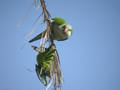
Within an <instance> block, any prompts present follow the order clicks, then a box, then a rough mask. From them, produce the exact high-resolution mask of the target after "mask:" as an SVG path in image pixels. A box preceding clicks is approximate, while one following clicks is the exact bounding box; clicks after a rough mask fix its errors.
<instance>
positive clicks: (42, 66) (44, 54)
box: [32, 45, 56, 86]
mask: <svg viewBox="0 0 120 90" xmlns="http://www.w3.org/2000/svg"><path fill="white" fill-rule="evenodd" d="M32 48H33V49H34V50H36V51H37V52H39V53H38V55H37V64H36V66H35V68H36V73H37V76H38V79H39V80H40V81H41V83H43V84H44V85H45V86H47V84H48V79H47V77H48V78H49V79H50V75H51V74H50V69H51V64H52V63H53V62H54V54H55V51H56V48H55V47H54V46H53V45H51V46H50V47H49V48H45V51H43V49H41V48H37V47H35V46H32ZM41 50H42V51H41Z"/></svg>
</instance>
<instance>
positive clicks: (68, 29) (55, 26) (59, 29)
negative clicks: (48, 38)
mask: <svg viewBox="0 0 120 90" xmlns="http://www.w3.org/2000/svg"><path fill="white" fill-rule="evenodd" d="M50 28H51V32H52V38H53V40H57V41H64V40H67V39H68V38H69V37H70V36H71V35H72V34H73V28H72V26H71V25H69V24H67V22H66V21H65V20H64V19H62V18H59V17H56V18H54V19H52V20H51V26H50ZM42 34H43V37H44V36H45V34H46V30H45V31H43V32H42V33H40V34H39V35H37V36H36V37H34V38H33V39H31V40H30V41H29V42H30V43H31V42H34V41H36V40H39V39H41V37H42Z"/></svg>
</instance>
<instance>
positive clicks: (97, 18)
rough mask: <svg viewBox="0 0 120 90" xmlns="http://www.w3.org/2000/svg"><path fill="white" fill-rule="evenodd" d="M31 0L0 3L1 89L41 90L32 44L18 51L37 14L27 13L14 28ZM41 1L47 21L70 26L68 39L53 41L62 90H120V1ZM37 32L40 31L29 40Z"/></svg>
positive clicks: (33, 12)
mask: <svg viewBox="0 0 120 90" xmlns="http://www.w3.org/2000/svg"><path fill="white" fill-rule="evenodd" d="M32 2H33V0H0V41H1V43H0V50H1V51H0V90H44V86H43V85H42V84H41V83H40V81H39V80H38V78H37V75H36V73H35V71H34V69H35V64H36V53H35V51H33V50H32V48H31V45H37V43H32V44H27V45H26V46H25V47H24V48H23V49H21V47H22V46H23V45H24V43H25V42H26V39H25V35H26V34H28V33H29V32H30V31H31V29H32V27H33V23H34V22H35V20H36V18H37V17H38V16H39V12H38V11H35V9H34V8H33V9H31V11H30V13H29V15H28V16H27V18H26V20H25V21H24V24H23V25H22V26H21V27H20V28H17V24H18V23H19V22H20V21H21V20H22V18H23V16H24V15H25V13H26V12H27V9H28V8H29V7H30V5H31V4H32ZM46 3H47V8H48V10H49V12H50V13H51V15H52V17H62V18H64V19H65V20H66V21H67V22H68V23H69V24H71V25H72V26H73V28H74V34H73V36H72V37H71V38H70V39H69V40H66V41H64V42H57V41H56V42H55V43H56V46H57V48H58V52H59V55H60V60H61V66H62V70H63V75H64V83H63V86H62V90H120V1H119V0H46ZM39 32H40V27H39V29H38V28H37V29H36V31H35V33H34V35H33V36H35V35H36V34H38V33H39ZM38 43H39V42H38ZM27 69H31V70H33V72H29V71H28V70H27Z"/></svg>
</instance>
